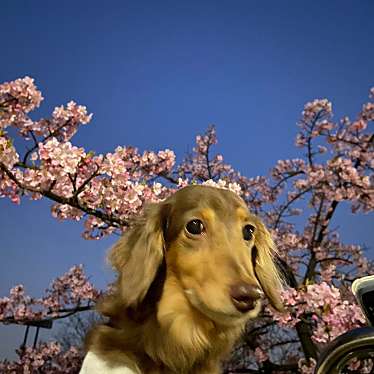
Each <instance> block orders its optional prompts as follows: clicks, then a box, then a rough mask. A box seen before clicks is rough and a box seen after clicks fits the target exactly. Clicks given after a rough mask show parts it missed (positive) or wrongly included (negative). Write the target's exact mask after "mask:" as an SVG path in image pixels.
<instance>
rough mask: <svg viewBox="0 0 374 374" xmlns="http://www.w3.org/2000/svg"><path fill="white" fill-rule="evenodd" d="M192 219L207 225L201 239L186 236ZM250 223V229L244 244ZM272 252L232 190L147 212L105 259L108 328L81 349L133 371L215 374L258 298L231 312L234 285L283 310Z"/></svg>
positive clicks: (103, 308) (203, 193) (210, 191)
mask: <svg viewBox="0 0 374 374" xmlns="http://www.w3.org/2000/svg"><path fill="white" fill-rule="evenodd" d="M193 219H199V220H201V221H202V222H203V224H204V232H203V233H202V234H201V235H191V234H190V233H189V232H188V231H187V230H186V224H187V223H188V222H190V221H191V220H193ZM246 224H251V225H252V226H254V227H255V232H254V235H253V239H252V240H250V241H248V240H247V241H246V240H244V239H243V226H244V225H246ZM274 251H275V247H274V243H273V241H272V239H271V237H270V235H269V233H268V231H267V230H266V228H265V226H264V225H263V223H262V222H261V221H260V220H259V219H258V218H257V217H255V216H254V215H252V214H250V213H249V212H248V209H247V207H246V205H245V203H244V201H243V200H242V199H240V198H239V197H238V196H237V195H235V194H234V193H233V192H231V191H228V190H223V189H218V188H214V187H207V186H189V187H186V188H183V189H182V190H179V191H178V192H177V193H175V194H174V195H173V196H171V197H170V198H168V199H166V200H165V201H163V202H161V203H159V204H150V205H148V206H146V208H145V209H144V211H143V214H142V215H141V216H140V217H139V218H137V219H136V220H135V221H134V222H133V223H132V225H131V227H130V229H128V230H127V231H126V233H125V234H124V235H123V236H122V238H121V239H120V240H119V241H118V242H117V244H116V245H115V246H114V247H113V248H112V250H111V252H110V254H109V260H110V262H111V264H112V265H113V267H114V268H115V270H116V271H117V272H118V280H117V283H116V286H115V289H114V292H113V293H112V294H111V295H109V296H106V297H105V298H104V299H103V300H102V301H101V302H100V303H99V307H98V308H99V311H100V312H101V313H102V314H103V315H105V316H107V317H109V323H107V324H103V325H99V326H96V327H95V328H94V329H93V330H92V331H91V332H90V333H89V335H88V338H87V350H90V351H93V352H95V353H96V354H97V355H99V356H100V357H102V358H103V359H104V360H105V361H106V362H108V363H109V364H110V365H112V366H113V367H115V366H120V365H126V366H128V367H130V368H132V369H133V370H134V371H135V372H139V373H178V374H181V373H184V374H192V373H196V374H197V373H199V374H203V373H206V374H208V373H209V374H213V373H219V372H220V363H221V360H222V359H223V358H225V357H226V356H227V355H228V354H229V353H230V350H231V349H232V346H233V344H234V342H235V341H236V340H237V339H238V337H239V336H240V334H241V332H242V330H243V328H244V326H245V324H246V322H247V321H248V320H249V319H250V318H255V317H256V316H257V314H258V313H259V311H260V309H261V301H260V300H257V301H256V302H255V304H254V307H253V309H251V310H249V311H247V312H244V313H243V312H240V311H239V310H237V309H236V308H235V306H234V305H233V303H232V301H231V296H230V287H232V285H235V284H238V283H239V282H245V283H246V284H251V285H254V286H259V287H261V288H262V290H263V292H264V293H265V295H266V296H267V297H268V299H269V301H270V303H271V304H272V306H273V307H274V308H276V309H278V310H280V309H282V304H281V300H280V297H279V291H280V289H281V282H280V277H279V274H278V271H277V268H276V266H275V264H274Z"/></svg>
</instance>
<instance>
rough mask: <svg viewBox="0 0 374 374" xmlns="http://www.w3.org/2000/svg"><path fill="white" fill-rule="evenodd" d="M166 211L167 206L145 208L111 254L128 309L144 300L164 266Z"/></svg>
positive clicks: (123, 299)
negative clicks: (160, 268)
mask: <svg viewBox="0 0 374 374" xmlns="http://www.w3.org/2000/svg"><path fill="white" fill-rule="evenodd" d="M166 211H167V205H166V204H165V203H159V204H148V205H146V206H145V208H144V209H143V212H142V214H141V215H140V217H138V218H136V220H134V221H133V222H132V224H131V225H130V227H129V228H128V229H127V231H126V232H125V233H124V234H123V236H122V237H121V239H120V240H119V241H118V242H117V243H116V244H115V245H114V246H113V248H112V249H111V251H110V252H109V262H110V263H111V264H112V266H113V267H114V268H115V270H117V271H118V273H119V280H118V281H119V284H118V285H119V292H120V294H121V297H122V300H121V301H122V303H124V304H125V306H132V307H136V306H137V305H138V304H139V303H140V302H141V301H142V300H143V299H144V297H145V296H146V294H147V291H148V289H149V287H150V286H151V284H152V282H153V280H154V278H155V276H156V274H157V270H158V268H159V267H160V265H161V264H162V261H163V256H164V246H165V243H164V232H163V231H164V226H165V222H166V219H167V213H166Z"/></svg>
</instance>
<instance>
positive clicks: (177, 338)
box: [141, 274, 244, 373]
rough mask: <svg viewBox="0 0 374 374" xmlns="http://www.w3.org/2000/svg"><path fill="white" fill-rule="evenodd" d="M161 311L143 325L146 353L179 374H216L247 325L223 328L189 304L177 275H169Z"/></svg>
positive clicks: (159, 306) (158, 308)
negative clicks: (221, 362)
mask: <svg viewBox="0 0 374 374" xmlns="http://www.w3.org/2000/svg"><path fill="white" fill-rule="evenodd" d="M166 279H167V280H166V282H165V284H164V287H163V295H167V297H162V298H161V299H160V300H159V302H158V304H157V311H156V313H154V314H153V315H152V317H150V318H148V319H147V321H145V323H144V324H143V325H142V327H141V330H142V344H143V347H142V349H144V351H145V352H146V353H147V354H148V356H149V357H150V358H151V359H152V360H153V361H154V362H156V363H160V364H161V365H165V366H166V367H167V368H169V369H171V371H172V372H176V373H193V372H198V373H203V372H207V373H208V372H209V373H215V372H218V371H217V370H218V369H217V370H215V369H213V367H215V368H218V367H219V365H220V361H221V360H222V358H223V357H224V356H225V355H227V354H229V353H230V351H231V348H232V345H233V343H234V342H235V340H236V339H237V338H238V336H239V335H240V333H241V331H242V329H243V327H244V326H243V325H241V326H237V327H232V326H231V327H227V326H220V325H217V324H216V323H214V322H213V321H212V320H210V319H208V318H207V317H206V316H204V315H203V314H202V313H200V312H199V311H197V310H196V309H195V308H193V307H192V306H191V304H190V303H189V302H188V300H187V298H186V296H185V295H184V293H183V290H181V286H180V284H179V282H178V280H177V278H176V277H175V276H173V275H172V274H169V275H168V276H167V278H166Z"/></svg>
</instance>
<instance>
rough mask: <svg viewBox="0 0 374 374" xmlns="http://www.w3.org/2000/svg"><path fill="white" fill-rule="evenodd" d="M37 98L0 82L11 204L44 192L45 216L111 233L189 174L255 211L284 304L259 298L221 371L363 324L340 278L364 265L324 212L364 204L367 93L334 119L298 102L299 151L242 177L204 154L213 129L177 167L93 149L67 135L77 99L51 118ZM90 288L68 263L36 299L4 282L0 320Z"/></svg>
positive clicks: (26, 317)
mask: <svg viewBox="0 0 374 374" xmlns="http://www.w3.org/2000/svg"><path fill="white" fill-rule="evenodd" d="M373 96H374V89H372V90H371V93H370V98H371V99H373ZM42 99H43V98H42V96H41V93H40V92H39V91H38V89H37V88H36V86H35V85H34V82H33V80H32V79H31V78H29V77H26V78H23V79H17V80H16V81H13V82H8V83H4V84H2V85H0V196H1V197H4V198H9V199H11V201H13V202H14V203H16V204H20V203H21V201H22V199H24V198H29V199H32V200H39V199H42V198H44V199H45V198H46V199H49V200H51V202H52V207H51V212H52V215H53V216H54V217H56V218H57V219H60V220H76V221H82V222H83V227H84V229H83V233H82V235H83V236H84V238H86V239H100V238H102V237H103V236H106V235H111V234H114V233H121V232H122V231H123V230H126V228H127V226H128V220H129V218H130V217H131V216H132V215H134V214H137V213H138V212H139V211H140V209H141V208H142V206H143V204H144V203H145V202H146V201H153V202H157V201H160V200H163V199H164V198H166V197H167V196H169V195H170V194H171V193H173V192H174V191H176V190H177V189H179V188H181V187H183V186H185V185H187V184H191V183H201V184H209V185H214V186H217V187H220V188H229V189H231V190H233V191H235V192H236V193H238V194H239V195H240V196H241V197H242V198H243V199H244V200H245V201H246V203H247V204H248V207H249V209H250V210H251V211H252V212H254V213H255V214H258V215H259V216H260V217H261V218H262V219H263V220H264V221H265V223H266V224H267V226H268V227H269V229H270V230H271V232H272V234H273V236H274V238H275V240H276V243H277V246H278V251H279V258H278V262H279V267H280V269H281V271H282V273H283V276H284V278H285V281H286V283H287V287H286V288H285V291H284V294H283V297H284V302H285V305H286V312H285V313H283V314H279V313H277V312H275V311H274V310H272V309H271V307H268V306H267V307H265V309H264V311H263V312H262V314H261V316H260V318H258V319H257V320H256V321H255V322H252V323H250V324H249V325H248V326H247V329H246V332H245V334H244V337H243V339H242V341H240V342H239V343H238V345H237V346H236V348H235V350H234V352H233V354H232V358H231V360H230V361H229V362H228V363H227V364H226V369H225V370H226V371H227V372H232V373H235V372H237V373H239V372H252V373H262V372H274V373H276V372H282V373H285V372H290V373H295V372H300V373H309V372H312V371H313V365H315V362H316V359H317V358H318V356H319V353H320V351H321V349H323V347H324V345H325V344H326V343H327V342H329V341H330V340H332V339H334V338H335V337H336V336H338V335H339V334H341V333H343V332H344V331H346V330H348V329H351V328H354V327H357V326H361V325H363V324H364V323H365V320H364V317H363V315H362V314H361V312H360V309H359V308H358V306H357V304H356V303H355V301H354V299H353V296H352V294H351V293H350V291H349V288H350V284H351V282H352V281H353V280H354V279H355V278H356V277H358V276H361V275H365V274H367V273H370V272H372V270H373V266H372V264H371V263H370V262H369V261H368V260H367V259H366V258H365V256H364V253H363V248H361V247H360V246H359V245H356V244H345V243H342V242H341V240H340V237H339V232H338V231H337V230H336V229H335V228H334V227H332V222H333V219H334V215H335V213H336V211H337V209H338V208H339V206H340V205H341V204H342V202H345V203H346V204H349V206H350V208H351V210H352V212H353V213H361V214H365V213H368V212H371V211H372V210H373V208H374V190H373V179H374V178H373V173H372V172H373V168H374V150H373V142H374V138H373V134H372V131H370V130H369V128H368V126H369V125H372V122H373V121H374V103H373V100H371V101H370V102H369V103H367V104H365V105H363V107H362V108H361V110H360V111H359V113H358V115H357V117H356V118H355V119H353V120H352V119H350V118H348V117H344V118H342V119H341V120H340V121H334V120H333V113H332V105H331V103H330V102H329V101H328V100H326V99H318V100H314V101H313V102H309V103H307V104H306V105H305V107H304V110H303V112H302V115H301V119H300V121H299V129H298V133H297V136H296V142H295V144H296V146H297V147H298V148H299V149H300V158H297V159H289V160H280V161H278V163H277V164H276V165H275V166H274V168H273V169H272V170H271V171H270V173H269V175H266V176H257V177H251V178H249V177H245V176H243V175H241V174H240V173H239V172H237V171H236V170H235V169H234V168H233V167H231V166H230V165H228V164H226V163H225V162H224V159H223V157H222V155H219V154H214V153H212V147H213V146H214V145H215V144H216V143H217V138H216V132H215V129H214V127H209V128H208V130H207V131H206V133H205V134H204V135H199V136H197V137H196V146H195V148H194V149H193V152H192V153H191V154H189V155H187V156H186V158H185V159H184V161H183V162H182V163H181V164H179V165H176V163H175V155H174V153H173V151H171V150H168V149H166V150H163V151H159V152H153V151H144V152H139V151H138V150H137V149H136V148H134V147H130V146H120V147H117V148H116V149H115V150H114V151H113V152H112V153H107V154H104V155H102V154H95V153H94V152H93V151H86V150H85V149H83V148H80V147H77V146H74V145H73V144H72V143H71V138H72V137H73V135H74V134H75V133H76V132H77V131H78V130H79V127H80V126H82V125H86V124H88V123H89V122H90V119H91V117H92V115H91V114H88V112H87V109H86V108H85V107H83V106H80V105H77V104H76V103H74V102H70V103H68V104H67V105H66V106H65V107H64V106H61V107H57V108H55V110H54V111H53V113H52V116H51V118H48V119H40V120H32V119H31V118H30V116H29V113H30V112H31V111H33V110H34V109H36V108H37V107H38V106H39V105H40V103H41V101H42ZM15 137H17V142H15V141H14V140H13V139H14V138H15ZM16 143H17V144H20V143H25V144H26V146H27V151H26V152H24V154H20V153H19V152H18V151H17V149H16V147H15V144H16ZM99 295H100V292H99V291H98V290H96V289H95V288H94V287H93V285H92V284H91V283H90V282H89V281H88V279H87V278H86V276H85V275H84V272H83V268H82V267H81V266H76V267H74V268H72V269H70V270H69V271H68V272H67V273H66V274H65V275H63V276H62V277H60V278H57V279H56V280H55V281H54V282H53V283H52V285H51V286H50V287H49V288H48V289H47V291H46V294H45V296H43V297H41V298H39V299H36V298H32V297H29V296H27V295H26V294H25V291H24V287H23V286H22V285H18V286H15V287H14V288H12V290H11V291H10V295H9V296H7V297H3V298H2V299H0V321H1V322H3V323H15V324H27V323H28V322H30V321H35V320H38V321H39V320H48V319H60V318H64V317H67V316H70V315H73V314H75V313H78V312H80V311H84V310H89V309H91V308H92V307H93V305H94V304H95V300H96V299H97V297H98V296H99ZM80 355H81V353H80V352H79V350H77V349H76V348H74V347H71V348H70V349H69V350H67V351H64V350H62V349H61V347H60V346H59V345H58V344H56V343H53V342H52V343H48V344H42V345H40V346H39V347H37V348H36V349H32V348H30V347H22V349H20V350H19V357H20V358H19V360H18V361H16V362H12V363H10V362H7V361H4V362H3V363H1V366H0V369H1V370H3V371H5V372H6V371H9V372H33V371H36V370H39V371H40V370H41V371H42V372H46V373H48V372H64V373H73V372H77V370H78V368H79V362H80V359H81V356H80ZM22 370H24V371H22Z"/></svg>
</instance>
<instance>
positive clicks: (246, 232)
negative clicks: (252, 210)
mask: <svg viewBox="0 0 374 374" xmlns="http://www.w3.org/2000/svg"><path fill="white" fill-rule="evenodd" d="M254 232H255V228H254V226H252V225H245V226H244V227H243V238H244V240H251V239H252V237H253V233H254Z"/></svg>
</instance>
